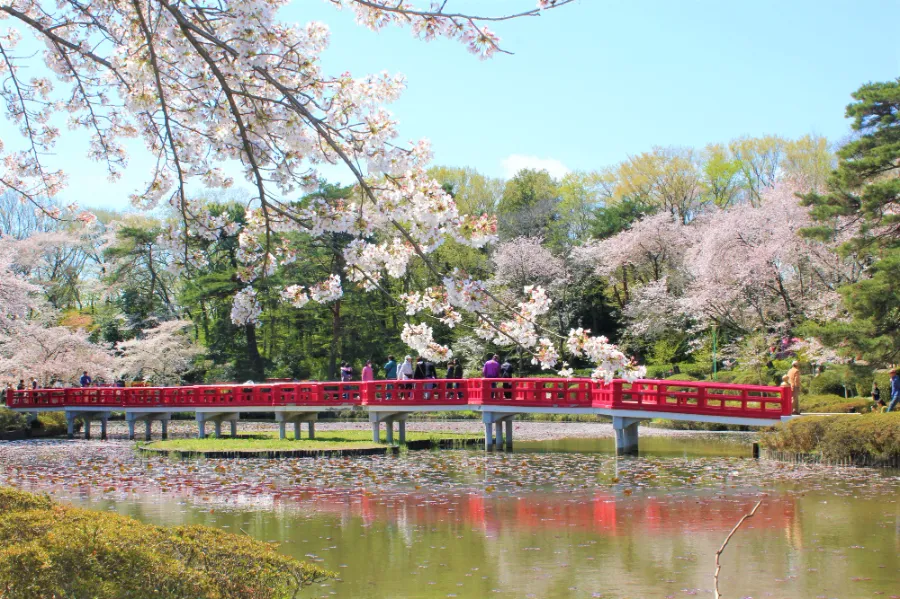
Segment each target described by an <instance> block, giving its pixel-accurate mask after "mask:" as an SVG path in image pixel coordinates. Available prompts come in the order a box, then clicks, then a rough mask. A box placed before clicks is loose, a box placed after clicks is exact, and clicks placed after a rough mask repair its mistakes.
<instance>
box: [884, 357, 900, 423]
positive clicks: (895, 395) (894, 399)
mask: <svg viewBox="0 0 900 599" xmlns="http://www.w3.org/2000/svg"><path fill="white" fill-rule="evenodd" d="M888 374H890V375H891V403H889V404H888V408H887V411H888V412H893V411H894V408H896V407H897V403H898V402H900V376H897V371H896V369H893V368H892V369H891V371H890V372H889V373H888Z"/></svg>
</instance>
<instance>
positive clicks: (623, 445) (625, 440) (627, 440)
mask: <svg viewBox="0 0 900 599" xmlns="http://www.w3.org/2000/svg"><path fill="white" fill-rule="evenodd" d="M640 421H641V419H640V418H626V417H623V416H613V428H614V429H615V431H616V455H637V453H638V423H639V422H640Z"/></svg>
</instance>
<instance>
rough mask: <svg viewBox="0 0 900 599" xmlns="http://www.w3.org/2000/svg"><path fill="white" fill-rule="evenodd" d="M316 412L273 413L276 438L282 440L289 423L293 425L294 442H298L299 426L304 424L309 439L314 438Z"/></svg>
mask: <svg viewBox="0 0 900 599" xmlns="http://www.w3.org/2000/svg"><path fill="white" fill-rule="evenodd" d="M317 418H318V414H317V413H316V412H275V422H277V423H278V438H279V439H284V438H285V437H286V436H287V435H286V427H287V424H288V423H289V422H293V423H294V440H295V441H299V440H300V424H301V423H303V422H305V423H306V426H307V430H308V432H309V438H310V439H315V438H316V420H317Z"/></svg>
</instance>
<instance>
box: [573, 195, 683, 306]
mask: <svg viewBox="0 0 900 599" xmlns="http://www.w3.org/2000/svg"><path fill="white" fill-rule="evenodd" d="M693 234H694V233H693V232H690V233H689V232H688V229H687V228H686V225H683V224H682V223H681V221H680V220H677V219H676V218H674V217H673V216H672V215H671V214H670V213H669V212H660V213H658V214H654V215H650V216H645V217H644V218H642V219H641V220H639V221H638V222H636V223H635V224H634V225H632V226H631V227H630V228H628V229H626V230H625V231H622V232H621V233H619V234H618V235H614V236H612V237H609V238H607V239H603V240H601V241H598V242H596V243H592V244H588V245H586V246H584V247H583V248H578V249H577V250H576V251H575V254H576V256H577V259H578V260H580V261H581V262H582V263H584V264H586V265H587V266H589V267H591V268H593V269H594V270H595V271H596V273H597V274H598V275H601V276H605V277H607V278H608V279H609V281H610V283H611V284H612V293H613V296H614V298H615V300H616V303H617V304H619V307H620V308H624V307H625V305H626V304H628V303H629V302H630V300H631V296H632V294H633V292H634V290H635V289H636V288H638V287H640V286H641V285H645V284H647V283H650V282H659V281H661V280H663V279H664V278H666V279H668V284H669V285H677V286H679V287H680V285H681V280H680V279H681V273H682V272H683V260H684V253H685V251H686V249H687V247H688V245H689V243H690V236H691V235H693Z"/></svg>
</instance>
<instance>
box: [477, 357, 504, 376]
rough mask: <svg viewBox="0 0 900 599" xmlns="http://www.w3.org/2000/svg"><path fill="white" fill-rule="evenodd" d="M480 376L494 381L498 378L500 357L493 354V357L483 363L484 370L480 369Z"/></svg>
mask: <svg viewBox="0 0 900 599" xmlns="http://www.w3.org/2000/svg"><path fill="white" fill-rule="evenodd" d="M481 375H482V376H483V377H484V378H486V379H495V378H497V377H499V376H500V356H498V355H497V354H494V356H493V357H492V358H491V359H490V360H488V361H487V362H485V363H484V368H482V369H481Z"/></svg>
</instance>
